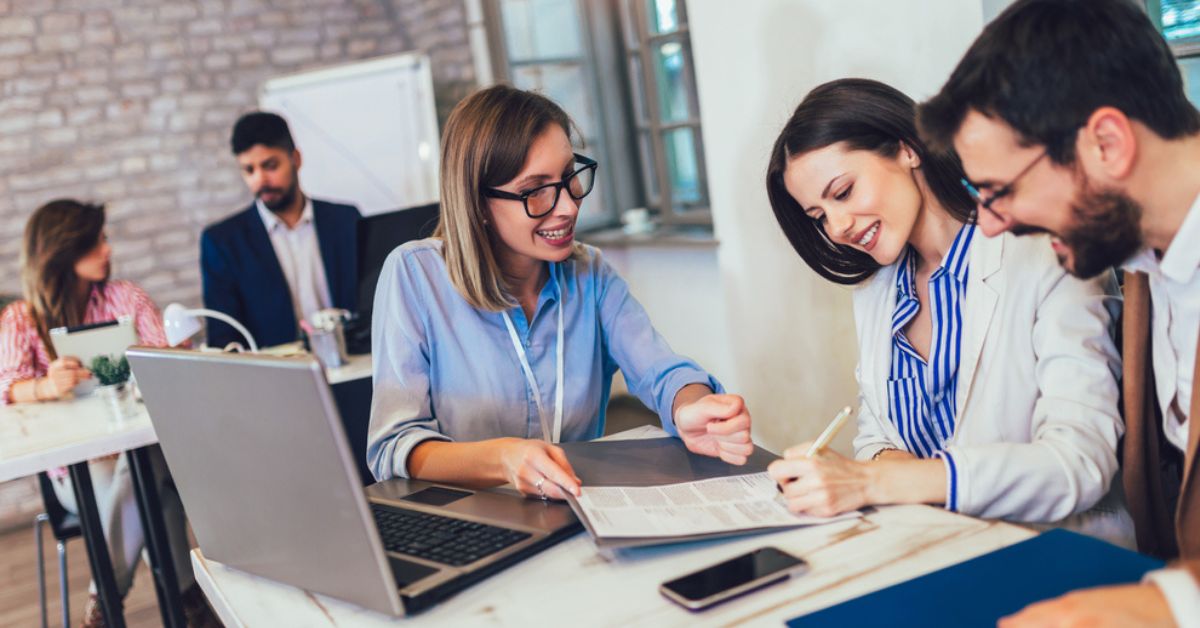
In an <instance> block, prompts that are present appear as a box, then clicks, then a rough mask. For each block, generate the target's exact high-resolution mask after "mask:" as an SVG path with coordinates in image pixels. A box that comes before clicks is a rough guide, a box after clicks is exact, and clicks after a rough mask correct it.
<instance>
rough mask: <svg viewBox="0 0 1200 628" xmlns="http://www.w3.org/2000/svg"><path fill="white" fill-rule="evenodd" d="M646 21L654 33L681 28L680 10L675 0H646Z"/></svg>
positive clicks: (670, 31) (671, 31) (669, 31)
mask: <svg viewBox="0 0 1200 628" xmlns="http://www.w3.org/2000/svg"><path fill="white" fill-rule="evenodd" d="M646 22H647V23H648V25H649V27H650V33H651V34H652V35H653V34H662V33H673V32H675V31H676V30H679V10H678V8H677V7H676V6H675V0H646Z"/></svg>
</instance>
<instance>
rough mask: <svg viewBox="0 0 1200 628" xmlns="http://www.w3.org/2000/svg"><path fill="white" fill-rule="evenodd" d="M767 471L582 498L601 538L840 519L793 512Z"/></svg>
mask: <svg viewBox="0 0 1200 628" xmlns="http://www.w3.org/2000/svg"><path fill="white" fill-rule="evenodd" d="M776 495H778V492H777V491H776V489H775V481H774V480H772V479H770V478H769V477H767V474H766V473H753V474H749V475H735V476H730V477H722V478H712V479H707V480H699V481H693V482H680V483H678V484H665V485H661V486H587V485H584V486H583V494H582V495H581V496H580V497H579V498H578V503H579V508H580V509H581V510H582V511H583V513H584V515H585V517H586V519H587V521H588V523H589V524H590V528H591V530H592V531H593V533H594V534H595V535H596V536H600V537H626V538H627V537H641V538H647V537H686V536H693V535H707V534H712V533H720V532H732V531H737V530H761V529H765V528H787V527H794V526H802V525H813V524H820V523H828V522H831V521H840V520H842V519H850V518H855V517H858V516H859V513H857V512H852V513H847V514H845V515H841V516H838V517H832V518H823V517H807V516H801V515H795V514H792V513H790V512H788V510H787V508H785V507H784V505H783V503H782V502H781V501H779V500H777V499H776V498H775V497H776Z"/></svg>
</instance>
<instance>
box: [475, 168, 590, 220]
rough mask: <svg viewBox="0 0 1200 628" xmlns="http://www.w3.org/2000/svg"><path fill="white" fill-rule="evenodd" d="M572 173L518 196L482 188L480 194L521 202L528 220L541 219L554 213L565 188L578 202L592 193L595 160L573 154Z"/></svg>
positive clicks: (494, 189)
mask: <svg viewBox="0 0 1200 628" xmlns="http://www.w3.org/2000/svg"><path fill="white" fill-rule="evenodd" d="M575 164H576V165H577V166H578V167H577V168H576V169H575V171H574V172H572V173H571V174H569V175H567V176H565V177H563V178H562V181H556V182H554V183H547V184H545V185H539V186H538V187H536V188H533V189H532V190H526V191H525V192H522V193H520V194H513V193H512V192H505V191H504V190H498V189H496V188H483V190H482V193H483V195H484V196H486V197H488V198H500V199H504V200H508V201H521V203H523V204H524V205H525V215H527V216H529V217H530V218H541V217H542V216H545V215H546V214H549V213H550V212H552V211H554V206H555V205H558V197H559V195H560V194H561V193H562V191H563V188H566V190H567V194H570V195H571V198H573V199H575V200H577V201H578V200H580V199H582V198H583V197H585V196H587V195H588V194H589V193H590V192H591V191H592V186H594V185H595V184H596V169H597V168H599V167H600V165H599V164H597V163H596V160H595V159H592V158H590V157H584V156H583V155H580V154H579V153H575Z"/></svg>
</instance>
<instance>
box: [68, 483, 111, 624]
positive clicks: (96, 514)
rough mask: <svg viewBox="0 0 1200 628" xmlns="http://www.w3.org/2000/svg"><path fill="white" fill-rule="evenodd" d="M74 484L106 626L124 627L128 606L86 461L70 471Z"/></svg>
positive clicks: (89, 560)
mask: <svg viewBox="0 0 1200 628" xmlns="http://www.w3.org/2000/svg"><path fill="white" fill-rule="evenodd" d="M67 469H68V471H69V472H70V475H71V485H72V486H73V487H74V489H75V505H76V507H77V508H78V509H79V525H80V527H81V528H82V530H83V542H84V544H85V545H86V546H87V551H88V562H89V563H90V564H91V567H92V579H93V580H95V582H96V597H98V598H99V600H100V610H101V611H103V613H104V624H105V625H106V626H110V627H112V628H124V626H125V615H124V608H123V606H124V603H123V602H122V600H121V594H120V592H119V591H117V581H116V578H115V577H114V576H113V566H112V557H110V556H109V555H108V543H106V542H105V540H104V526H103V524H102V523H101V522H100V509H99V508H97V507H96V493H95V492H94V490H93V489H92V474H91V472H90V471H88V463H87V462H86V461H84V462H79V463H76V464H73V465H71V466H70V467H68V468H67Z"/></svg>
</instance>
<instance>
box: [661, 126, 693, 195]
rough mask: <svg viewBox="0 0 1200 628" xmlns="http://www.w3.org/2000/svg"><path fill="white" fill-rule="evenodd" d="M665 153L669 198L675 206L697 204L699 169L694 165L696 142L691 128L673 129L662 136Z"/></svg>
mask: <svg viewBox="0 0 1200 628" xmlns="http://www.w3.org/2000/svg"><path fill="white" fill-rule="evenodd" d="M663 147H664V148H665V149H666V153H667V174H668V175H669V177H670V180H671V196H672V199H673V200H674V202H675V204H676V206H679V205H691V204H695V203H699V202H700V200H701V192H700V167H699V165H698V164H697V163H696V162H697V160H696V141H695V138H694V132H693V131H692V129H691V128H684V129H675V130H673V131H667V132H666V133H664V134H663Z"/></svg>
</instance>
